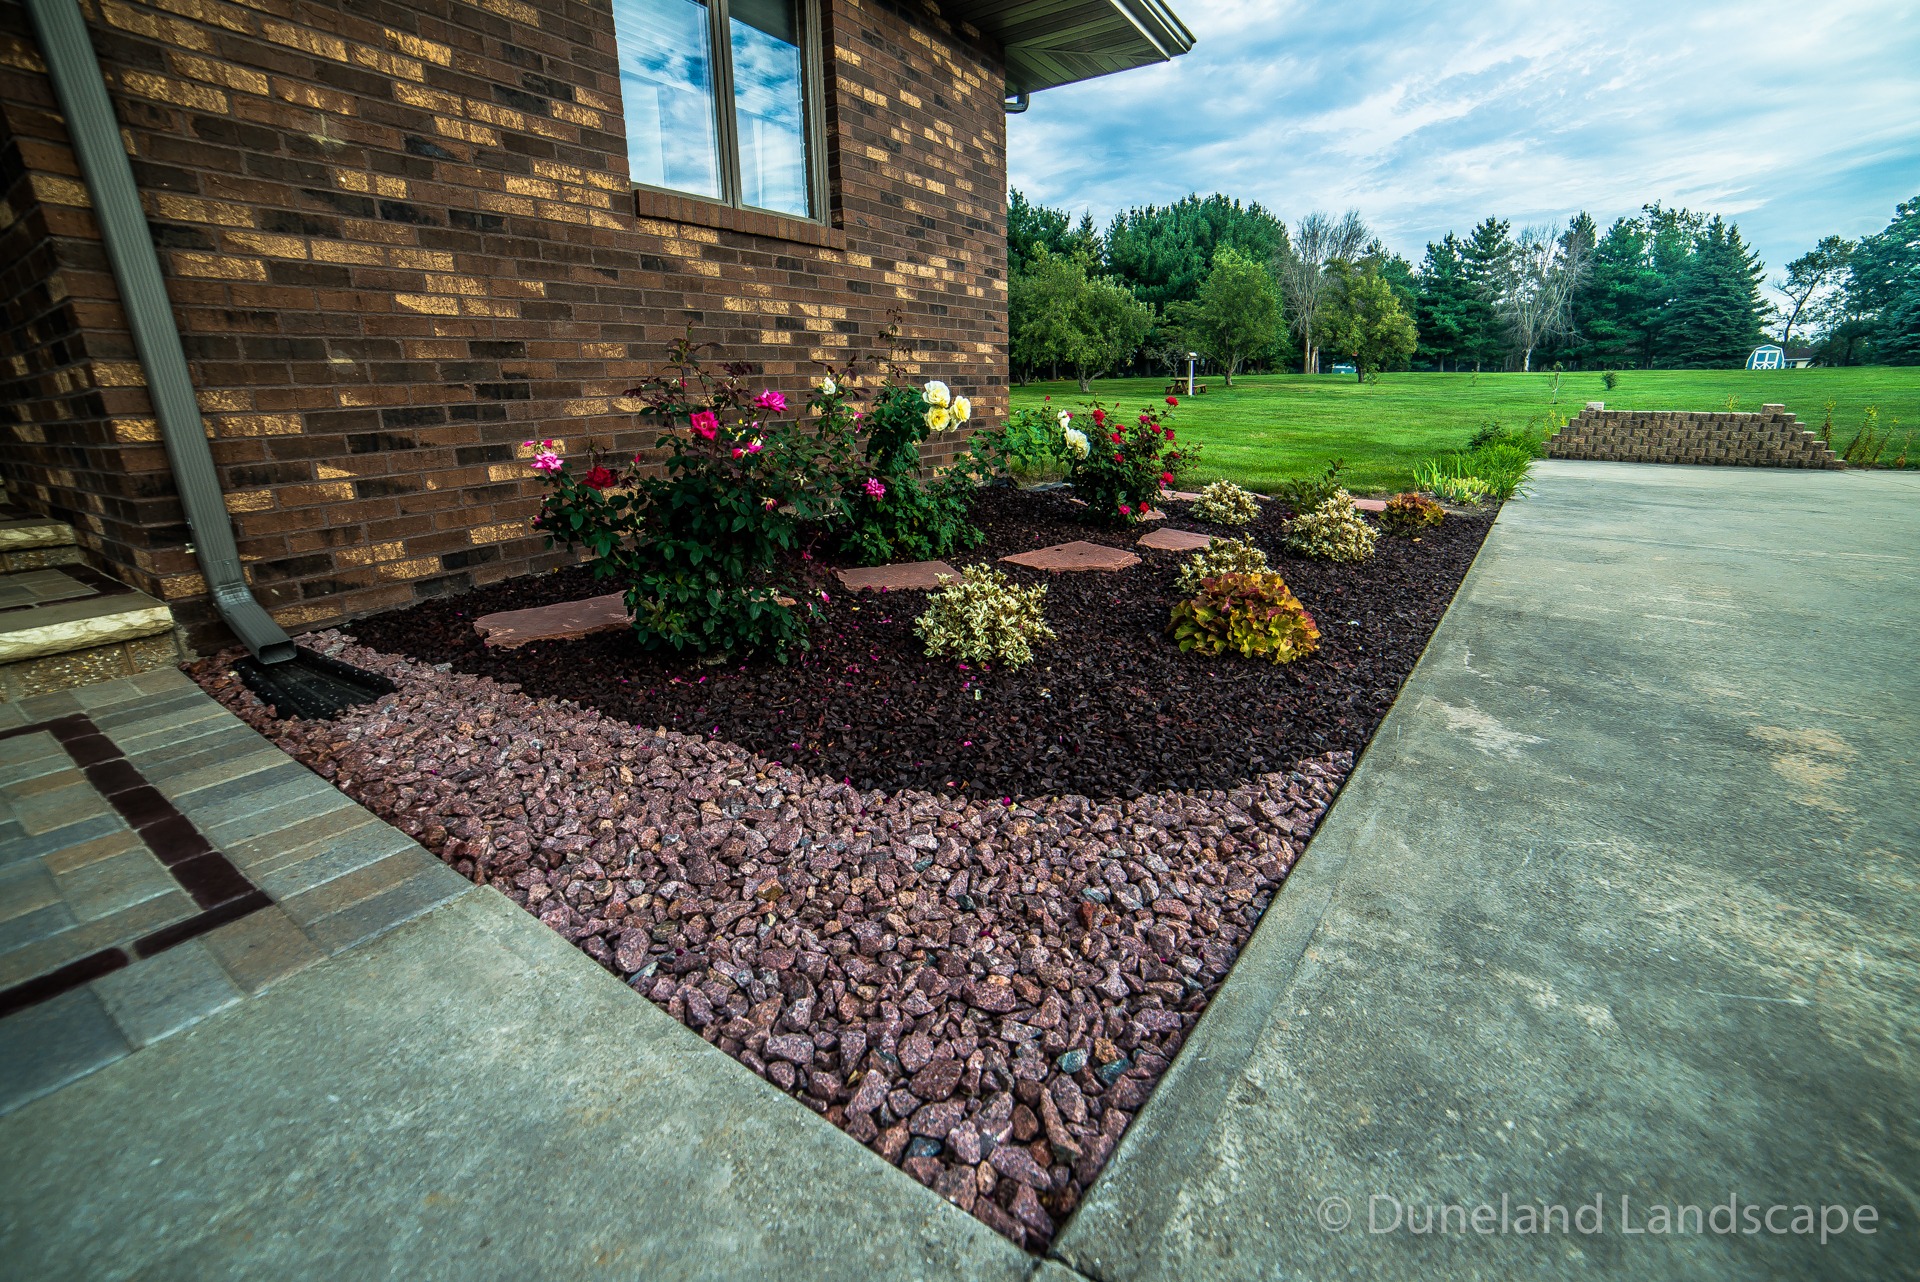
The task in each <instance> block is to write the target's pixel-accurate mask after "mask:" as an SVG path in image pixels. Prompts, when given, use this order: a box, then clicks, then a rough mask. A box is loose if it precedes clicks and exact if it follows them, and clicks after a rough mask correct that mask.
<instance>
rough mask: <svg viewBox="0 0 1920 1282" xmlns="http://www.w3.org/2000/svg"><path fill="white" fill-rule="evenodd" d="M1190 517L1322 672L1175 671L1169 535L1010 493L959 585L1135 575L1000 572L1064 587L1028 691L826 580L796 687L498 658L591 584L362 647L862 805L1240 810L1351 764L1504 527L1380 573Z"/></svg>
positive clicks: (677, 661) (757, 666)
mask: <svg viewBox="0 0 1920 1282" xmlns="http://www.w3.org/2000/svg"><path fill="white" fill-rule="evenodd" d="M1184 507H1185V505H1183V504H1178V503H1171V504H1168V505H1167V510H1168V512H1169V515H1170V518H1171V519H1170V520H1169V521H1167V522H1166V524H1167V525H1169V526H1171V527H1175V528H1181V529H1191V530H1195V531H1199V532H1203V533H1208V534H1214V535H1225V536H1234V537H1242V538H1246V539H1248V540H1249V541H1251V542H1253V543H1254V544H1256V545H1257V546H1258V547H1260V548H1261V550H1262V551H1264V552H1265V553H1266V554H1267V556H1268V558H1269V559H1270V560H1271V562H1272V564H1273V568H1274V569H1275V570H1277V571H1279V572H1280V573H1281V575H1283V576H1284V577H1285V579H1286V581H1287V584H1288V585H1289V586H1290V587H1291V588H1292V589H1293V592H1294V595H1295V596H1297V597H1299V598H1300V600H1301V601H1302V602H1303V603H1304V604H1305V606H1306V607H1307V609H1308V610H1309V611H1310V612H1311V613H1312V614H1313V616H1314V618H1315V620H1316V621H1317V622H1318V624H1319V628H1320V633H1321V641H1320V649H1319V651H1318V653H1316V654H1314V655H1312V656H1310V657H1309V658H1307V659H1305V660H1302V661H1299V662H1296V663H1291V664H1285V665H1277V666H1276V665H1273V664H1266V663H1257V662H1252V661H1248V660H1245V659H1239V658H1237V657H1235V656H1223V657H1220V658H1208V657H1204V656H1200V655H1195V654H1183V653H1181V652H1180V650H1179V648H1178V647H1177V646H1176V645H1175V644H1174V642H1173V641H1172V640H1171V639H1170V638H1169V637H1168V636H1167V621H1168V612H1169V610H1170V609H1171V608H1172V606H1173V604H1174V602H1175V601H1176V600H1178V599H1180V597H1181V596H1182V595H1184V594H1182V593H1179V592H1177V591H1176V589H1175V587H1174V577H1175V575H1176V573H1177V572H1178V570H1179V568H1180V565H1181V564H1182V562H1184V561H1185V560H1186V557H1187V554H1186V553H1175V552H1161V551H1154V550H1151V549H1148V548H1142V547H1139V546H1138V545H1137V543H1136V540H1137V539H1138V538H1139V537H1140V535H1141V534H1142V533H1144V532H1146V531H1148V530H1151V529H1153V528H1155V526H1156V525H1157V524H1158V523H1146V524H1142V525H1140V526H1136V527H1133V528H1132V529H1130V530H1115V531H1103V530H1098V529H1090V528H1089V527H1087V526H1085V525H1083V524H1080V523H1079V511H1078V510H1077V509H1076V508H1075V507H1074V506H1073V505H1072V504H1071V502H1070V501H1069V500H1068V499H1067V498H1066V497H1065V496H1064V494H1062V493H1060V492H1057V491H1055V492H1040V493H1035V492H1032V491H1020V490H1012V489H994V490H987V491H983V492H982V495H981V498H980V501H979V502H978V504H977V505H976V507H975V515H974V521H975V523H976V524H977V525H978V526H979V527H980V528H981V530H982V531H983V532H984V533H985V535H986V540H985V542H984V543H983V544H982V545H981V546H980V547H979V548H977V549H975V550H973V551H972V552H968V553H964V554H961V555H958V556H954V557H951V558H949V559H950V561H951V562H952V564H953V565H955V566H956V567H964V566H966V565H969V564H973V563H975V562H994V561H995V560H996V559H997V558H998V557H1001V556H1005V555H1008V554H1012V553H1020V552H1031V551H1033V550H1034V549H1036V548H1040V547H1043V546H1048V545H1053V544H1058V543H1064V542H1071V541H1074V540H1085V541H1088V542H1093V543H1101V544H1109V545H1112V546H1115V547H1121V548H1125V549H1127V550H1129V551H1132V552H1136V553H1138V555H1139V556H1140V557H1141V559H1142V564H1140V565H1138V566H1135V567H1133V568H1132V569H1129V570H1124V571H1118V572H1112V573H1106V572H1092V571H1086V572H1081V571H1076V572H1067V573H1057V574H1055V573H1048V572H1046V571H1042V570H1032V569H1027V568H1026V567H1023V566H1013V565H1007V566H1001V567H1000V568H1002V569H1004V570H1006V571H1007V573H1008V577H1010V578H1011V579H1013V580H1014V581H1016V582H1017V583H1021V584H1028V583H1045V584H1046V585H1047V598H1046V616H1047V621H1048V623H1049V624H1050V625H1051V626H1052V627H1053V629H1054V631H1055V632H1056V633H1057V634H1058V636H1057V637H1056V639H1054V640H1052V641H1050V642H1046V643H1043V644H1041V645H1039V646H1036V647H1035V651H1034V653H1035V658H1034V662H1033V663H1032V664H1031V665H1029V666H1027V667H1024V668H1020V669H1015V670H993V671H988V670H984V669H982V668H981V667H980V666H978V665H973V666H969V667H962V666H960V665H958V664H955V663H951V662H943V661H939V660H930V659H928V658H927V656H926V652H925V648H924V646H923V644H922V643H921V641H920V639H919V638H918V637H917V636H915V635H914V631H913V623H914V619H915V617H916V616H918V615H919V614H920V613H921V612H922V611H923V610H924V609H925V607H926V599H927V594H926V593H925V592H916V591H901V592H889V593H876V592H860V593H853V592H847V591H843V590H842V589H841V587H840V584H839V583H838V582H837V581H835V580H834V579H833V578H832V577H831V574H830V572H829V571H828V570H827V568H826V567H825V565H824V563H809V564H812V565H817V567H818V568H817V569H816V570H815V572H814V577H813V581H812V583H811V585H810V590H811V591H813V592H814V593H815V594H816V595H817V593H818V592H820V591H824V592H825V593H826V594H827V597H828V599H827V600H826V601H825V602H824V603H822V604H821V605H820V607H819V608H820V610H821V614H822V618H821V619H820V621H819V622H818V623H816V625H815V627H814V630H813V638H814V648H813V649H812V650H811V651H809V652H807V653H806V654H803V655H801V656H799V657H797V658H796V659H795V660H794V661H793V662H791V663H789V664H786V665H784V666H783V665H780V664H777V663H773V662H770V661H764V660H763V661H760V662H753V663H746V664H739V663H734V664H724V665H716V666H713V667H698V666H696V665H693V664H690V663H689V662H688V661H687V660H685V659H681V658H676V657H675V656H674V655H672V654H671V653H653V654H650V653H648V652H646V651H643V650H642V649H641V648H640V647H639V646H638V645H636V644H635V643H634V641H633V639H632V637H630V636H629V635H627V634H626V633H623V632H611V633H603V634H601V635H599V636H594V637H586V638H582V639H580V640H577V641H550V642H533V643H531V644H528V645H525V646H522V647H520V648H519V649H514V650H498V651H496V650H490V649H488V648H487V647H486V646H485V645H483V644H482V642H481V640H480V637H479V635H478V634H477V633H476V632H475V631H474V628H473V621H474V619H475V618H476V617H478V616H479V615H482V614H487V613H490V612H493V611H497V610H511V609H521V608H525V607H530V606H536V605H544V604H548V603H551V602H556V601H567V600H574V599H578V598H581V597H587V596H593V595H596V594H600V593H604V592H607V591H609V590H610V586H611V585H608V584H604V583H595V581H594V580H593V578H592V576H591V575H590V574H589V573H588V572H587V571H586V570H584V569H578V570H568V571H561V572H559V573H556V574H551V575H544V576H538V577H530V578H522V579H513V580H509V581H507V582H504V583H499V584H495V585H492V586H490V587H485V588H480V589H478V590H476V591H474V592H470V593H467V594H465V595H462V596H457V597H447V598H441V599H437V600H433V601H428V602H424V603H422V604H420V605H416V606H413V607H410V608H408V609H405V610H400V611H395V612H392V613H389V614H385V615H381V616H378V617H375V618H371V619H364V620H361V621H360V622H359V623H356V624H354V625H353V627H352V631H353V633H354V635H355V637H356V638H357V639H358V640H359V641H360V642H361V643H362V644H365V645H368V646H371V647H373V648H374V649H376V650H381V651H385V652H387V653H391V654H405V655H410V656H412V657H414V658H418V659H423V660H426V661H428V662H430V663H452V664H453V665H454V667H455V668H457V669H459V670H460V671H463V672H471V673H475V674H478V675H483V676H491V677H497V678H499V679H501V680H505V681H513V682H517V683H518V684H519V685H520V686H521V688H522V689H524V690H525V691H526V692H527V693H529V694H532V695H536V696H539V697H543V698H555V699H570V700H573V701H574V702H576V703H579V704H581V705H582V706H585V707H592V708H598V709H599V710H600V711H602V712H604V713H606V714H607V715H608V716H610V717H614V718H616V719H618V720H621V721H626V722H630V723H633V724H637V725H644V726H648V727H656V726H665V727H666V728H668V729H670V730H680V731H684V732H687V733H691V734H696V735H710V736H713V737H717V738H721V739H726V740H728V741H730V742H732V743H737V744H739V745H741V746H742V747H745V748H749V749H751V750H753V751H755V752H758V753H760V754H761V755H762V756H764V757H766V758H767V759H769V760H771V761H778V762H780V763H781V764H783V765H794V766H799V767H801V768H802V769H805V770H807V771H810V772H812V773H816V774H820V775H824V776H826V777H827V778H831V779H840V780H846V781H850V782H852V783H853V784H854V785H855V786H857V787H860V788H889V789H894V788H906V787H920V788H927V789H930V790H938V791H950V792H956V793H965V794H977V795H981V796H987V797H996V798H997V797H1002V796H1012V797H1016V798H1018V797H1028V796H1040V795H1047V794H1053V793H1067V792H1077V793H1081V794H1084V795H1087V796H1095V797H1101V796H1123V797H1124V796H1138V795H1141V794H1143V793H1146V792H1149V791H1157V790H1162V789H1168V788H1173V789H1179V788H1224V787H1231V786H1233V785H1235V784H1237V783H1239V782H1242V781H1244V780H1245V779H1247V778H1248V777H1249V776H1250V775H1251V774H1253V773H1257V772H1258V771H1261V770H1275V769H1280V768H1282V767H1284V766H1286V765H1288V764H1290V763H1292V762H1294V761H1296V760H1299V759H1301V758H1304V757H1309V756H1317V755H1319V754H1322V753H1326V752H1343V751H1344V752H1357V751H1358V750H1359V749H1360V747H1361V746H1362V745H1364V744H1365V743H1366V741H1367V739H1368V738H1369V737H1371V736H1372V734H1373V730H1374V727H1375V726H1377V725H1378V724H1379V722H1380V718H1381V717H1383V716H1385V715H1386V711H1387V708H1388V707H1389V706H1391V704H1392V702H1393V697H1394V693H1395V691H1397V690H1398V689H1399V686H1400V683H1401V681H1403V680H1404V679H1405V678H1406V675H1407V673H1408V672H1410V671H1412V670H1413V665H1414V662H1415V661H1416V660H1417V659H1418V658H1419V657H1420V651H1421V650H1422V649H1423V648H1425V646H1426V642H1427V637H1428V636H1429V635H1431V633H1432V632H1433V628H1434V625H1435V624H1436V623H1438V622H1439V619H1440V616H1441V614H1443V613H1444V612H1445V610H1446V607H1447V603H1448V602H1449V601H1451V600H1452V599H1453V594H1454V591H1455V589H1456V588H1458V586H1459V583H1460V579H1461V578H1462V576H1464V575H1465V573H1466V570H1467V567H1468V566H1469V565H1470V564H1472V562H1473V558H1474V555H1475V554H1476V553H1477V552H1478V551H1479V549H1480V543H1481V541H1482V540H1483V539H1484V538H1485V537H1486V532H1487V527H1488V525H1489V524H1490V522H1491V517H1490V516H1466V515H1455V516H1454V517H1452V518H1450V519H1449V520H1447V521H1446V523H1445V524H1443V525H1441V526H1439V527H1437V528H1434V529H1430V530H1427V531H1425V532H1424V534H1423V536H1422V537H1421V539H1420V540H1419V541H1418V542H1414V541H1412V540H1408V539H1396V538H1382V539H1380V541H1379V543H1378V552H1377V554H1376V555H1375V556H1374V557H1373V558H1372V559H1371V560H1369V561H1365V562H1361V563H1358V564H1337V563H1333V562H1328V561H1320V560H1309V559H1307V558H1304V557H1297V556H1293V555H1291V554H1289V553H1287V552H1286V551H1285V548H1284V544H1283V533H1282V525H1283V518H1284V516H1285V511H1284V509H1283V507H1282V505H1281V504H1279V503H1277V502H1269V503H1266V504H1265V505H1263V509H1262V514H1261V517H1260V519H1259V520H1258V521H1256V522H1255V523H1254V524H1252V525H1249V526H1242V527H1237V528H1230V527H1226V526H1219V525H1209V524H1207V523H1205V522H1201V521H1194V520H1190V519H1185V517H1184V515H1183V512H1184Z"/></svg>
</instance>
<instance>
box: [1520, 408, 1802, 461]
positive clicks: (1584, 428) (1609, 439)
mask: <svg viewBox="0 0 1920 1282" xmlns="http://www.w3.org/2000/svg"><path fill="white" fill-rule="evenodd" d="M1547 455H1548V457H1549V458H1566V459H1599V460H1604V461H1608V462H1616V463H1697V464H1707V465H1710V466H1715V467H1808V468H1837V467H1839V466H1840V461H1839V460H1838V459H1836V458H1835V457H1834V456H1833V452H1832V451H1831V450H1829V449H1828V448H1827V447H1826V445H1825V444H1824V443H1822V442H1821V441H1820V439H1819V438H1818V437H1816V436H1815V435H1814V434H1813V433H1812V432H1809V431H1807V430H1805V429H1804V428H1803V427H1801V425H1800V420H1799V419H1798V418H1796V417H1795V416H1794V415H1792V414H1789V413H1787V409H1786V407H1785V406H1784V405H1763V406H1761V407H1760V412H1759V413H1757V414H1739V413H1712V414H1688V413H1682V412H1678V411H1670V410H1609V409H1602V408H1596V407H1595V406H1592V405H1589V406H1588V407H1587V408H1586V409H1585V410H1584V411H1582V412H1581V414H1580V416H1579V417H1578V418H1576V419H1574V420H1573V421H1572V422H1571V423H1568V424H1567V425H1566V427H1564V428H1562V429H1561V430H1560V431H1559V432H1558V433H1556V434H1555V435H1554V437H1553V438H1552V439H1551V440H1549V441H1548V442H1547Z"/></svg>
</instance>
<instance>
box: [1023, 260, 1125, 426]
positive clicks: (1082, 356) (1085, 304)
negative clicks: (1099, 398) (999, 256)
mask: <svg viewBox="0 0 1920 1282" xmlns="http://www.w3.org/2000/svg"><path fill="white" fill-rule="evenodd" d="M1007 303H1008V306H1007V312H1008V321H1009V328H1010V329H1011V331H1012V340H1013V341H1012V358H1013V362H1014V364H1015V365H1016V366H1018V367H1020V368H1023V369H1032V368H1035V367H1037V366H1041V365H1046V366H1050V367H1051V368H1052V369H1053V370H1054V372H1055V373H1056V374H1057V373H1058V371H1059V367H1060V366H1062V365H1065V366H1067V367H1068V368H1069V369H1071V370H1072V371H1073V372H1074V375H1075V377H1077V378H1078V379H1079V380H1080V390H1081V391H1083V392H1088V391H1091V390H1092V387H1091V386H1090V384H1091V381H1092V379H1093V378H1095V377H1096V376H1098V375H1100V374H1104V373H1106V372H1107V371H1108V370H1110V369H1112V368H1114V367H1115V366H1116V365H1120V364H1122V363H1124V362H1126V361H1130V360H1132V359H1133V354H1134V353H1135V352H1136V351H1138V350H1139V348H1140V340H1141V339H1143V338H1145V337H1146V334H1147V329H1148V327H1149V326H1151V325H1152V324H1153V310H1152V309H1151V308H1149V307H1147V306H1146V305H1145V304H1143V303H1141V302H1140V301H1139V300H1138V299H1136V298H1134V296H1133V294H1132V293H1131V292H1130V291H1129V290H1128V289H1127V287H1126V286H1124V285H1122V284H1120V283H1118V282H1117V281H1113V280H1108V279H1106V278H1105V277H1098V276H1090V275H1089V274H1088V272H1087V264H1086V262H1085V260H1084V258H1082V257H1080V256H1075V257H1072V258H1061V257H1056V256H1055V255H1054V254H1052V253H1051V252H1049V251H1047V250H1046V249H1045V248H1041V249H1040V250H1039V251H1038V256H1037V257H1035V258H1034V260H1033V261H1032V263H1031V264H1030V265H1029V266H1028V268H1027V270H1026V271H1024V272H1022V273H1021V274H1020V276H1018V277H1017V278H1016V279H1015V280H1014V281H1013V284H1012V285H1011V286H1010V288H1009V290H1008V300H1007Z"/></svg>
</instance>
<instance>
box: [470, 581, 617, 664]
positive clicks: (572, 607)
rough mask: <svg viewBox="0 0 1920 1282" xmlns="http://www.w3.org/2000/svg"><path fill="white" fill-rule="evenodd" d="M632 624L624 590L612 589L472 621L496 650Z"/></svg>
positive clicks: (577, 636)
mask: <svg viewBox="0 0 1920 1282" xmlns="http://www.w3.org/2000/svg"><path fill="white" fill-rule="evenodd" d="M632 626H633V620H632V619H631V618H629V617H628V616H627V602H626V598H625V596H624V594H622V593H619V592H609V593H608V594H607V595H605V596H592V597H588V598H586V599H585V600H584V601H559V602H556V603H554V604H553V605H542V606H535V607H534V608H533V609H531V610H501V611H499V612H497V613H494V614H483V615H481V616H480V617H479V618H477V619H475V620H474V621H473V630H474V631H475V632H478V633H479V634H480V635H481V637H483V638H484V639H485V640H486V643H487V646H488V648H490V649H494V650H516V649H518V648H519V647H521V646H523V645H525V644H527V643H528V642H529V641H573V640H577V639H578V638H580V637H587V636H592V635H593V634H594V633H596V632H611V631H613V630H614V629H616V628H628V627H632Z"/></svg>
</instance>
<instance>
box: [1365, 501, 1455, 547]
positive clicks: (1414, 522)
mask: <svg viewBox="0 0 1920 1282" xmlns="http://www.w3.org/2000/svg"><path fill="white" fill-rule="evenodd" d="M1446 519H1447V510H1446V509H1445V508H1443V507H1441V506H1440V505H1439V504H1438V503H1435V502H1434V501H1433V500H1432V499H1430V498H1428V497H1427V496H1426V495H1424V494H1416V493H1414V492H1413V491H1412V490H1408V491H1407V492H1406V493H1404V494H1396V495H1394V496H1393V497H1392V498H1390V499H1388V500H1387V510H1386V511H1384V512H1382V513H1381V514H1380V524H1381V526H1382V527H1383V528H1384V529H1385V530H1386V532H1387V533H1388V534H1393V535H1398V536H1399V537H1401V538H1408V537H1410V536H1412V535H1415V534H1418V533H1419V532H1420V531H1421V530H1423V529H1428V528H1431V527H1432V526H1436V525H1438V524H1440V522H1442V521H1444V520H1446Z"/></svg>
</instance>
